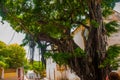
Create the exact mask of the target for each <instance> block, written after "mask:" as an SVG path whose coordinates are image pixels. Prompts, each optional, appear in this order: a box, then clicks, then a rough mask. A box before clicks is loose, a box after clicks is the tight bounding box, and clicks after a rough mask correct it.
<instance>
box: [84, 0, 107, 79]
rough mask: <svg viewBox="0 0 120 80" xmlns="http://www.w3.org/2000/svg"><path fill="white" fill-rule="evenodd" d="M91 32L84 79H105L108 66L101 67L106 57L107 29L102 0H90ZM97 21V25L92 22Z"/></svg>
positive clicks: (87, 45) (87, 47) (87, 46)
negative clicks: (102, 11) (104, 21)
mask: <svg viewBox="0 0 120 80" xmlns="http://www.w3.org/2000/svg"><path fill="white" fill-rule="evenodd" d="M88 6H89V14H90V15H89V16H90V22H91V23H90V30H89V31H90V32H89V36H88V41H87V44H86V53H87V58H86V59H87V62H88V63H87V64H88V69H87V70H86V71H87V72H86V76H85V79H84V80H105V77H106V74H107V68H100V64H101V63H102V62H103V61H104V59H105V57H106V35H105V34H106V31H105V27H104V24H103V19H102V13H101V0H89V3H88ZM93 21H95V22H96V24H97V25H95V24H93V23H92V22H93Z"/></svg>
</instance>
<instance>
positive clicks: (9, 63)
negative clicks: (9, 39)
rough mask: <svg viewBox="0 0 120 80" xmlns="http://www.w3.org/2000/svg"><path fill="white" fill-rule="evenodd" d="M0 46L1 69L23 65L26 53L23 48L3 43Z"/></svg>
mask: <svg viewBox="0 0 120 80" xmlns="http://www.w3.org/2000/svg"><path fill="white" fill-rule="evenodd" d="M0 44H1V45H0V46H1V47H0V64H1V67H7V68H18V67H22V66H23V65H24V62H25V54H26V52H25V50H24V48H23V47H21V46H19V45H18V44H10V45H6V44H5V43H3V42H0ZM2 44H3V45H2Z"/></svg>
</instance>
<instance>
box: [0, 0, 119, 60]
mask: <svg viewBox="0 0 120 80" xmlns="http://www.w3.org/2000/svg"><path fill="white" fill-rule="evenodd" d="M114 10H116V11H118V12H119V13H120V2H119V3H116V6H115V7H114ZM1 19H2V18H1V17H0V21H1ZM114 35H115V36H114ZM114 35H113V37H112V38H110V39H112V42H118V43H120V32H118V33H116V34H114ZM24 36H25V35H24V34H22V33H17V32H15V31H14V30H13V29H12V27H10V24H9V23H7V22H4V24H2V23H0V41H3V42H5V43H6V44H12V43H18V44H21V43H22V40H23V39H24ZM109 42H110V40H109ZM25 49H26V52H28V47H27V46H26V47H25ZM36 52H37V51H36ZM28 55H29V54H28ZM36 55H38V53H36ZM35 59H36V60H37V59H38V58H37V57H36V56H35Z"/></svg>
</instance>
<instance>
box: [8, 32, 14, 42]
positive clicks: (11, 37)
mask: <svg viewBox="0 0 120 80" xmlns="http://www.w3.org/2000/svg"><path fill="white" fill-rule="evenodd" d="M14 36H15V31H14V33H13V35H12V37H11V39H10V41H9V42H8V44H10V43H11V42H12V40H13V39H14Z"/></svg>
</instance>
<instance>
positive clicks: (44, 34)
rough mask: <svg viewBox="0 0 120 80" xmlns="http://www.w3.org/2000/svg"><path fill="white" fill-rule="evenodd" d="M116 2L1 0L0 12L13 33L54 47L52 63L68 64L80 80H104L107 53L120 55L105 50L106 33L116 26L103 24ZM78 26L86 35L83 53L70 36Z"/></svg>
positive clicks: (108, 63)
mask: <svg viewBox="0 0 120 80" xmlns="http://www.w3.org/2000/svg"><path fill="white" fill-rule="evenodd" d="M115 1H117V0H1V1H0V8H1V9H0V12H1V15H2V17H3V19H4V20H7V21H8V22H9V23H10V24H11V26H12V27H13V29H15V30H16V31H18V32H23V33H25V34H29V35H30V36H31V37H33V39H34V41H35V42H39V41H45V42H48V43H50V44H51V45H52V46H54V48H53V52H54V53H58V54H57V55H56V54H55V55H52V56H53V58H54V59H55V61H56V62H57V63H58V64H67V65H69V67H70V68H71V69H72V70H74V71H75V73H76V74H77V75H78V76H79V77H80V78H81V79H82V80H105V77H106V75H107V74H108V73H109V72H110V70H111V61H110V60H109V59H111V56H109V54H108V53H109V52H110V51H109V50H111V49H113V48H114V49H113V50H116V51H114V53H115V52H116V53H119V50H118V49H117V48H118V47H117V46H114V47H110V48H108V51H107V50H106V46H107V41H106V40H107V34H109V35H110V33H112V32H114V31H116V28H114V26H116V24H115V23H114V21H113V22H110V23H104V22H103V18H104V17H107V16H108V15H109V14H111V13H112V9H113V6H114V4H115ZM110 24H111V25H112V26H111V25H110ZM105 25H107V28H106V27H105ZM79 26H83V27H84V28H85V30H87V31H88V32H89V34H88V35H87V36H85V50H82V49H80V48H78V46H77V45H76V44H75V43H74V41H73V37H72V36H71V31H72V30H73V29H75V28H77V27H79ZM108 27H109V28H108ZM111 54H112V53H111ZM115 56H117V54H115ZM115 56H113V57H115ZM113 57H112V59H114V58H113Z"/></svg>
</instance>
